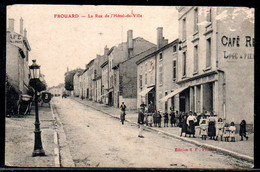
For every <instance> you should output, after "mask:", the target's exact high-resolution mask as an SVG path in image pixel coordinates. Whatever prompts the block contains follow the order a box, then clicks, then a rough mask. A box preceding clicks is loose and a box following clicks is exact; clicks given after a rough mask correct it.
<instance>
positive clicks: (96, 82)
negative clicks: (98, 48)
mask: <svg viewBox="0 0 260 172" xmlns="http://www.w3.org/2000/svg"><path fill="white" fill-rule="evenodd" d="M107 52H108V48H107V47H105V49H104V55H103V56H100V55H97V57H96V58H95V61H94V78H93V80H92V81H93V87H94V94H93V100H94V101H95V102H101V89H102V76H101V75H102V69H101V67H100V66H101V64H102V63H103V62H104V61H105V59H106V58H107V56H106V55H105V54H106V53H107Z"/></svg>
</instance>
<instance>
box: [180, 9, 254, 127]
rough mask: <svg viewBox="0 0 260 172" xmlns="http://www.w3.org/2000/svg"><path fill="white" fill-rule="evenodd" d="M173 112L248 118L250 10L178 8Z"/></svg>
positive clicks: (235, 119) (251, 71)
mask: <svg viewBox="0 0 260 172" xmlns="http://www.w3.org/2000/svg"><path fill="white" fill-rule="evenodd" d="M177 9H178V12H179V18H178V20H179V39H180V44H179V45H180V51H179V53H178V58H177V69H178V76H177V83H178V84H179V86H180V89H181V92H180V94H179V102H180V105H179V110H180V111H183V112H184V111H185V112H188V111H190V110H191V111H195V112H198V113H201V112H205V111H208V112H214V113H215V114H217V115H218V116H219V117H222V118H224V119H226V121H227V122H235V123H236V124H238V123H240V122H241V120H243V119H244V120H246V121H247V123H249V124H253V121H254V11H253V10H252V9H249V8H240V7H236V8H234V7H194V6H193V7H188V6H186V7H178V8H177Z"/></svg>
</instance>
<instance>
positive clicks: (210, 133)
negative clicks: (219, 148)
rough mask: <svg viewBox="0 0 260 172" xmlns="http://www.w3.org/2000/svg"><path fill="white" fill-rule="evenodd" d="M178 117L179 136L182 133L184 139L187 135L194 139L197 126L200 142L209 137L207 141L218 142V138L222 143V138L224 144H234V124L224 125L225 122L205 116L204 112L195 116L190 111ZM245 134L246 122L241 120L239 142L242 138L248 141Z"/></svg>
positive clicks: (208, 115)
mask: <svg viewBox="0 0 260 172" xmlns="http://www.w3.org/2000/svg"><path fill="white" fill-rule="evenodd" d="M180 116H181V117H180V118H181V120H180V127H181V135H180V136H182V134H183V133H184V134H185V137H186V135H187V134H188V135H189V136H191V135H193V137H195V126H199V128H200V131H199V135H200V136H201V139H202V140H206V138H207V137H209V139H211V140H216V141H218V139H219V138H220V140H221V141H223V138H224V141H225V142H229V141H231V142H235V132H236V126H235V123H234V122H231V123H230V124H229V123H226V122H225V120H223V119H222V118H218V117H217V115H215V114H213V113H210V114H207V113H206V112H205V113H203V114H201V115H199V116H197V114H196V113H193V112H191V111H190V112H189V114H187V113H182V114H181V115H180ZM246 133H247V131H246V121H245V120H242V121H241V123H240V131H239V135H240V136H241V141H242V140H243V139H244V138H246V140H248V136H247V134H246Z"/></svg>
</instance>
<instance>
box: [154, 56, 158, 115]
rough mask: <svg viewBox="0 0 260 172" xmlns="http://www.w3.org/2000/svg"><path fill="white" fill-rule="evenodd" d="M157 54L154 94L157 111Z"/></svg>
mask: <svg viewBox="0 0 260 172" xmlns="http://www.w3.org/2000/svg"><path fill="white" fill-rule="evenodd" d="M156 56H157V55H155V56H154V58H155V71H154V73H155V76H154V81H155V82H154V85H155V86H154V90H155V95H154V102H155V103H154V105H155V109H156V111H157V107H156V105H157V101H156V95H157V89H156V87H157V58H156Z"/></svg>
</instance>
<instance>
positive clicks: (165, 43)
mask: <svg viewBox="0 0 260 172" xmlns="http://www.w3.org/2000/svg"><path fill="white" fill-rule="evenodd" d="M162 42H163V43H162V47H163V46H165V45H167V44H168V39H164V38H163V41H162Z"/></svg>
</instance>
